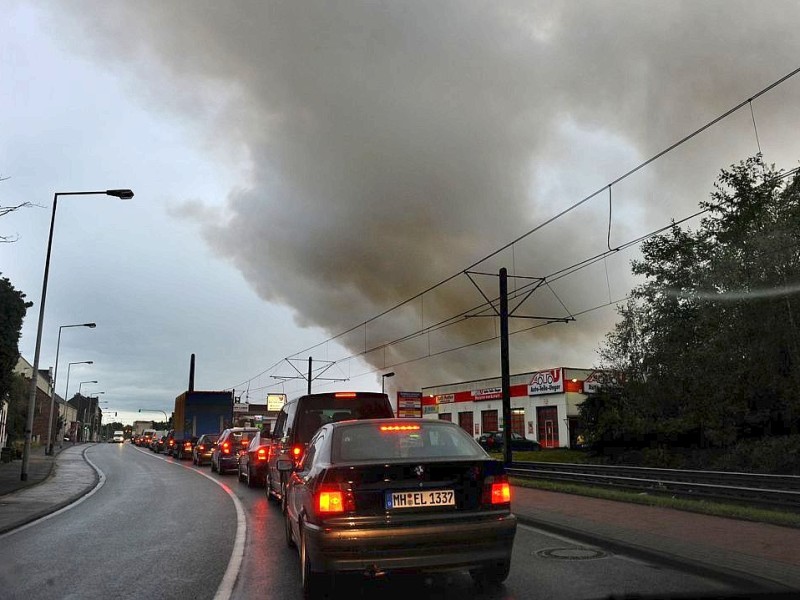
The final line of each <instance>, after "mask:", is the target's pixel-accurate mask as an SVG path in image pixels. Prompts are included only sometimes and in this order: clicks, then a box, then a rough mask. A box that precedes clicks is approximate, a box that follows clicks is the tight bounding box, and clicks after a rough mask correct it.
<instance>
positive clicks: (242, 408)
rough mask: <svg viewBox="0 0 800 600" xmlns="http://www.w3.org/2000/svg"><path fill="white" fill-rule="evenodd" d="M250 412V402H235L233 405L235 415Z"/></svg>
mask: <svg viewBox="0 0 800 600" xmlns="http://www.w3.org/2000/svg"><path fill="white" fill-rule="evenodd" d="M249 410H250V404H249V403H248V402H234V403H233V412H235V413H246V412H248V411H249Z"/></svg>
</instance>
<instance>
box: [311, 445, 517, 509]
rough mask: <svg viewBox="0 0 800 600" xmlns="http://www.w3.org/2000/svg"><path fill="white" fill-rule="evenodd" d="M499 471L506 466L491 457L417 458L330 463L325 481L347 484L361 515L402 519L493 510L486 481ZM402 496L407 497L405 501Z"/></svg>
mask: <svg viewBox="0 0 800 600" xmlns="http://www.w3.org/2000/svg"><path fill="white" fill-rule="evenodd" d="M501 473H503V469H502V465H501V464H500V463H498V462H496V461H492V460H484V459H476V460H457V461H455V460H454V461H451V462H442V461H437V462H425V461H424V460H418V461H413V462H412V461H408V462H402V463H401V462H395V463H388V464H386V463H380V464H368V465H363V464H361V465H358V466H356V465H347V466H337V467H332V468H329V469H328V470H327V472H326V473H325V476H324V478H323V482H324V483H326V484H328V483H339V484H348V487H349V488H350V490H352V493H353V498H354V500H355V506H356V513H357V515H358V516H377V515H381V516H388V515H391V516H392V517H393V518H394V516H395V515H396V516H397V517H398V518H402V517H403V516H406V515H419V514H425V513H437V514H439V513H443V512H445V513H446V512H461V511H469V512H472V511H477V510H481V509H483V508H491V507H490V506H489V507H484V506H483V505H482V496H483V492H484V481H485V479H486V477H488V476H492V475H499V474H501ZM437 492H441V493H440V494H438V495H437ZM449 492H452V496H450V495H449ZM403 495H404V496H407V499H401V498H400V496H403ZM392 499H394V500H395V501H392ZM420 501H421V503H420ZM451 502H452V503H451Z"/></svg>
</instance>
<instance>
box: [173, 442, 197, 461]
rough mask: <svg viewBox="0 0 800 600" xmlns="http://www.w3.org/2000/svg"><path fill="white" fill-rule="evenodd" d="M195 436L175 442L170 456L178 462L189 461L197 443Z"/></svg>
mask: <svg viewBox="0 0 800 600" xmlns="http://www.w3.org/2000/svg"><path fill="white" fill-rule="evenodd" d="M197 439H198V438H197V436H193V437H190V438H187V439H185V440H183V441H177V442H175V444H174V447H173V449H172V456H174V457H175V458H177V459H178V460H189V459H190V458H192V450H193V449H194V445H195V444H196V443H197Z"/></svg>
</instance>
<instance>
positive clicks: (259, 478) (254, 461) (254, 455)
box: [239, 431, 272, 487]
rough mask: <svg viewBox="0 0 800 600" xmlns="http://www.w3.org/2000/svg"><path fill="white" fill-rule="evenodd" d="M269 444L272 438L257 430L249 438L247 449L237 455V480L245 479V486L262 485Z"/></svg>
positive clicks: (264, 478)
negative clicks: (251, 437) (250, 438)
mask: <svg viewBox="0 0 800 600" xmlns="http://www.w3.org/2000/svg"><path fill="white" fill-rule="evenodd" d="M271 445H272V438H271V437H268V436H267V434H266V433H264V432H263V431H259V432H258V433H257V434H256V435H254V436H253V439H252V440H250V445H249V446H247V451H246V452H244V453H242V454H240V455H239V481H246V482H247V487H256V486H262V485H264V482H265V481H266V478H267V461H268V459H269V451H270V446H271Z"/></svg>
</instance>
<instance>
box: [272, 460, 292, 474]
mask: <svg viewBox="0 0 800 600" xmlns="http://www.w3.org/2000/svg"><path fill="white" fill-rule="evenodd" d="M275 466H276V467H277V468H278V471H280V472H281V473H291V472H292V471H294V461H293V460H292V459H291V458H279V459H278V460H277V462H276V463H275Z"/></svg>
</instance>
